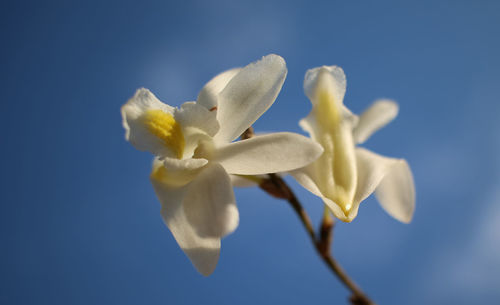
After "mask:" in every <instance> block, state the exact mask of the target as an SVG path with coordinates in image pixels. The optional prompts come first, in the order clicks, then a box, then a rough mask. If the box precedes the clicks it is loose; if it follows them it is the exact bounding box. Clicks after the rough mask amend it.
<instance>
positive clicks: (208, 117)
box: [174, 102, 219, 158]
mask: <svg viewBox="0 0 500 305" xmlns="http://www.w3.org/2000/svg"><path fill="white" fill-rule="evenodd" d="M174 116H175V120H176V121H178V122H179V125H180V126H181V128H182V133H183V135H184V139H185V147H184V151H183V158H191V157H192V156H193V153H194V151H195V150H196V148H197V147H198V144H199V143H200V141H203V140H205V141H211V137H212V136H213V135H215V134H216V133H217V131H218V130H219V123H218V122H217V119H216V113H215V112H213V111H209V110H208V109H206V108H205V107H203V106H200V105H198V104H196V103H195V102H187V103H184V104H182V106H181V108H180V109H175V114H174Z"/></svg>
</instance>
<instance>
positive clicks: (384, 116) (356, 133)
mask: <svg viewBox="0 0 500 305" xmlns="http://www.w3.org/2000/svg"><path fill="white" fill-rule="evenodd" d="M398 110H399V107H398V104H397V103H396V102H394V101H391V100H377V101H375V102H374V103H373V104H372V105H371V106H370V107H369V108H368V109H366V110H365V111H364V112H363V113H362V114H361V116H360V117H359V121H358V124H357V125H356V127H355V128H354V130H353V137H354V140H355V141H356V143H358V144H359V143H363V142H365V141H366V140H367V139H368V138H369V137H370V136H371V135H372V134H373V133H374V132H376V131H377V130H379V129H380V128H382V127H384V126H385V125H387V124H388V123H389V122H391V121H392V120H393V119H394V118H395V117H396V116H397V115H398Z"/></svg>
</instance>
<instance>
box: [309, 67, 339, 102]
mask: <svg viewBox="0 0 500 305" xmlns="http://www.w3.org/2000/svg"><path fill="white" fill-rule="evenodd" d="M318 87H326V88H325V90H327V91H329V92H331V94H333V96H334V99H335V102H336V103H340V104H342V102H343V100H344V95H345V89H346V78H345V74H344V70H342V68H340V67H337V66H322V67H317V68H314V69H310V70H307V72H306V76H305V78H304V91H305V93H306V95H307V97H308V98H309V99H310V100H311V102H312V103H313V104H314V103H315V102H316V101H317V100H318V98H317V96H316V95H317V92H318V91H319V90H318Z"/></svg>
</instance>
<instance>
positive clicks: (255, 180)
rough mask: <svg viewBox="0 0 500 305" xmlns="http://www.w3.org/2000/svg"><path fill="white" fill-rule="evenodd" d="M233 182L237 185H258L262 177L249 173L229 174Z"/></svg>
mask: <svg viewBox="0 0 500 305" xmlns="http://www.w3.org/2000/svg"><path fill="white" fill-rule="evenodd" d="M229 178H231V184H232V186H235V187H251V186H257V185H259V183H260V179H261V178H260V177H258V176H249V175H229Z"/></svg>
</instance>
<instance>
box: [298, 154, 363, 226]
mask: <svg viewBox="0 0 500 305" xmlns="http://www.w3.org/2000/svg"><path fill="white" fill-rule="evenodd" d="M315 171H316V168H315V166H314V164H310V165H308V166H306V167H303V168H301V169H298V170H294V171H291V172H290V175H292V177H293V178H294V179H295V180H297V182H298V183H299V184H300V185H302V187H304V188H305V189H306V190H308V191H309V192H311V193H313V194H314V195H316V196H318V197H320V198H321V199H322V200H323V203H324V204H325V205H326V206H328V208H329V209H330V211H331V212H332V213H333V215H334V216H335V217H337V218H338V219H340V220H342V221H345V222H351V221H352V220H353V219H354V217H356V215H357V213H358V206H359V204H358V206H356V205H353V207H351V209H350V211H349V213H348V215H346V214H345V213H344V211H343V210H342V208H341V207H340V206H339V205H338V204H337V203H335V202H334V201H333V200H331V199H330V198H328V197H326V196H325V194H323V193H322V192H321V190H320V188H319V186H318V185H317V184H316V182H315V180H317V179H316V174H315Z"/></svg>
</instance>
